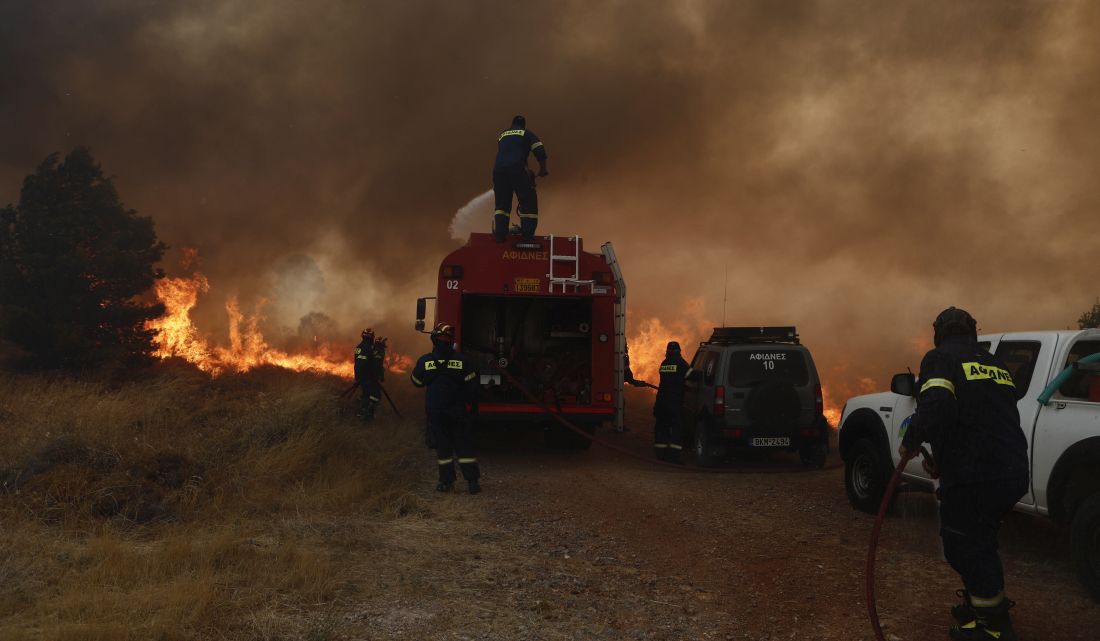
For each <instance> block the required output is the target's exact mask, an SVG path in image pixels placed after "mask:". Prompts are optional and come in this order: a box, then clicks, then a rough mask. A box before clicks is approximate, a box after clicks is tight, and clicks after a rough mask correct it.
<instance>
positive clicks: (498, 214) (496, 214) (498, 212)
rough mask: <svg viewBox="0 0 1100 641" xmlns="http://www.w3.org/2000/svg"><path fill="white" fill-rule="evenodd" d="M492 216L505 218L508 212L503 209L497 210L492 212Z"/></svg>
mask: <svg viewBox="0 0 1100 641" xmlns="http://www.w3.org/2000/svg"><path fill="white" fill-rule="evenodd" d="M493 215H494V216H507V215H508V212H506V211H504V210H503V209H498V210H496V211H494V212H493Z"/></svg>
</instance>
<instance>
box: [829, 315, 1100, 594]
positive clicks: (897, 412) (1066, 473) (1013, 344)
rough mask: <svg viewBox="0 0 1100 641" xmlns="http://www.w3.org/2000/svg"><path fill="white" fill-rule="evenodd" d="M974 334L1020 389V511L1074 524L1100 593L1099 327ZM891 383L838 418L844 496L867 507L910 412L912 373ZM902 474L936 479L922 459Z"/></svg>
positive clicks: (1075, 547)
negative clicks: (1023, 447) (1024, 478)
mask: <svg viewBox="0 0 1100 641" xmlns="http://www.w3.org/2000/svg"><path fill="white" fill-rule="evenodd" d="M978 341H979V342H980V343H981V344H982V346H984V347H985V348H986V349H988V350H989V351H990V352H992V353H993V354H996V355H997V356H998V357H999V358H1000V359H1001V360H1002V361H1004V363H1005V365H1006V366H1007V367H1008V370H1009V372H1010V373H1011V374H1012V378H1013V380H1014V381H1015V382H1016V389H1017V392H1018V394H1019V396H1020V399H1019V401H1018V407H1019V410H1020V422H1021V424H1022V426H1023V428H1024V434H1025V435H1026V436H1027V440H1028V450H1029V452H1028V454H1029V456H1030V458H1031V489H1030V491H1029V492H1028V493H1027V494H1026V495H1025V496H1024V497H1023V498H1022V499H1020V502H1019V503H1017V504H1016V509H1017V510H1019V511H1021V512H1027V513H1029V514H1035V515H1038V516H1042V517H1047V518H1051V519H1054V520H1055V521H1056V522H1058V523H1061V524H1063V525H1067V526H1069V527H1070V528H1071V530H1070V540H1071V547H1072V554H1073V561H1074V565H1075V566H1076V568H1077V573H1078V576H1079V577H1080V579H1081V581H1082V583H1084V585H1085V587H1086V588H1087V589H1088V590H1089V591H1090V592H1091V593H1092V594H1093V595H1094V596H1095V597H1096V598H1098V599H1100V329H1086V330H1078V331H1042V332H1014V333H1010V334H985V335H982V336H979V337H978ZM1067 368H1069V371H1066V370H1067ZM890 389H891V391H889V392H882V393H878V394H867V395H864V396H856V397H855V398H851V399H849V400H848V402H847V403H846V404H845V406H844V412H843V413H842V414H841V419H840V455H841V457H842V458H843V459H844V485H845V488H846V489H847V492H848V501H849V502H850V503H851V504H852V506H853V507H855V508H856V509H858V510H862V511H864V512H868V513H872V514H873V513H875V512H876V511H877V510H878V506H879V503H880V501H881V500H882V495H883V493H884V491H885V489H886V485H887V483H888V482H889V479H890V475H891V474H892V472H893V469H894V468H895V467H896V466H897V464H898V461H899V458H898V453H897V450H898V445H899V444H900V442H901V428H902V423H903V422H904V421H905V420H906V419H907V418H909V417H910V416H911V415H912V414H913V413H914V412H915V411H916V404H917V403H916V398H914V393H915V391H916V390H917V389H918V387H917V386H916V384H915V382H914V379H913V375H912V374H898V375H895V376H894V379H893V381H892V382H891V384H890ZM1044 401H1045V402H1044ZM903 480H904V481H905V482H907V483H909V484H911V485H917V486H925V487H927V488H932V487H934V485H935V481H933V480H932V479H931V478H929V476H928V474H927V473H926V472H925V471H924V469H923V468H922V467H921V464H920V460H919V457H918V458H917V459H914V460H913V461H910V462H909V464H908V465H907V466H906V469H905V472H904V476H903Z"/></svg>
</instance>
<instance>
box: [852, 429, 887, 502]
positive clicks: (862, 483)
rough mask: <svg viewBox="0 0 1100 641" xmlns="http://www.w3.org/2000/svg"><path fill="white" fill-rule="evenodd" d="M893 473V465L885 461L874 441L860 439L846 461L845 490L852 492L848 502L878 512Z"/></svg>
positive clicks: (853, 446)
mask: <svg viewBox="0 0 1100 641" xmlns="http://www.w3.org/2000/svg"><path fill="white" fill-rule="evenodd" d="M889 474H890V465H889V463H888V462H886V461H883V460H882V456H880V455H879V453H878V448H876V447H875V444H874V442H872V441H871V439H867V438H861V439H859V440H858V441H856V442H855V443H854V444H853V445H852V450H851V452H850V453H849V454H848V456H847V458H846V459H845V461H844V489H845V490H846V491H847V492H848V502H849V503H851V504H852V507H854V508H855V509H857V510H859V511H860V512H866V513H868V514H877V513H878V508H879V504H880V503H882V495H883V494H885V493H886V485H887V483H889Z"/></svg>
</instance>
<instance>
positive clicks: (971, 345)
mask: <svg viewBox="0 0 1100 641" xmlns="http://www.w3.org/2000/svg"><path fill="white" fill-rule="evenodd" d="M932 328H933V331H934V342H935V348H934V349H932V350H931V351H930V352H928V353H927V354H925V356H924V360H923V361H921V366H920V391H919V393H918V397H917V398H918V400H917V413H916V416H914V417H913V421H912V423H911V425H910V426H909V429H908V431H906V433H905V436H904V438H903V440H902V445H901V447H900V454H901V455H902V457H904V456H905V455H906V454H907V453H908V452H912V451H915V450H916V449H917V448H919V447H920V445H921V443H924V442H927V443H930V444H931V445H932V460H931V461H928V460H925V461H924V465H925V468H926V469H927V470H928V471H929V472H930V473H932V474H933V476H935V475H937V474H938V475H939V478H940V488H939V492H938V495H939V497H940V537H941V538H942V539H943V553H944V557H946V559H947V562H948V563H950V564H951V567H952V568H954V570H955V571H956V572H958V574H959V576H960V577H961V578H962V582H963V586H964V588H963V589H962V590H959V591H958V595H959V596H960V597H961V598H962V599H963V602H962V603H960V604H959V605H956V606H955V607H953V608H952V609H951V614H952V616H953V617H954V618H955V621H956V623H955V625H954V626H952V628H951V631H950V635H951V638H952V639H956V640H958V641H975V640H979V639H980V640H983V641H993V640H999V641H1014V640H1015V639H1016V633H1015V632H1014V631H1013V629H1012V622H1011V621H1010V620H1009V616H1008V610H1009V608H1011V607H1012V606H1013V605H1015V603H1013V602H1012V601H1010V600H1009V599H1006V598H1005V596H1004V570H1003V568H1002V566H1001V559H1000V557H999V556H998V554H997V532H998V530H999V528H1000V523H1001V519H1002V518H1003V517H1004V516H1005V514H1007V513H1008V512H1009V511H1010V510H1011V509H1012V508H1013V506H1014V505H1016V502H1017V501H1018V500H1019V499H1020V498H1021V497H1022V496H1023V495H1024V494H1026V493H1027V491H1028V483H1029V474H1028V455H1027V440H1026V438H1025V437H1024V432H1023V430H1022V429H1021V428H1020V415H1019V411H1018V410H1017V409H1016V400H1017V391H1016V386H1015V384H1014V382H1013V380H1012V376H1011V374H1010V373H1009V372H1008V370H1007V369H1006V368H1005V365H1004V363H1002V362H1001V361H1000V360H999V359H997V357H995V356H993V355H992V354H990V353H989V352H987V351H986V350H984V349H983V348H981V347H980V346H979V345H978V337H977V323H976V322H975V321H974V318H973V317H971V316H970V314H968V313H966V312H965V311H963V310H961V309H956V308H954V307H951V308H949V309H946V310H944V311H943V312H942V313H941V314H940V315H939V316H938V317H937V318H936V321H935V323H933V324H932Z"/></svg>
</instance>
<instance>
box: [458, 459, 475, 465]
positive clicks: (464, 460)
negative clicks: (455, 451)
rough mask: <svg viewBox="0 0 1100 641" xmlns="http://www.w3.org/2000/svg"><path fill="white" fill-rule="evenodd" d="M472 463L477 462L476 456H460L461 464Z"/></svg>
mask: <svg viewBox="0 0 1100 641" xmlns="http://www.w3.org/2000/svg"><path fill="white" fill-rule="evenodd" d="M470 463H477V459H476V458H460V459H458V464H459V465H469V464H470Z"/></svg>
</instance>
